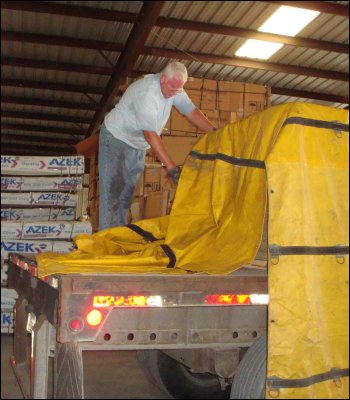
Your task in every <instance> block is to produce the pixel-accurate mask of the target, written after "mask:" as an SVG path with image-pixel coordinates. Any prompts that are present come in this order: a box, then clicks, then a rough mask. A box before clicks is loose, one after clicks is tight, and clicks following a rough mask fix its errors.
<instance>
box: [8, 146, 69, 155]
mask: <svg viewBox="0 0 350 400" xmlns="http://www.w3.org/2000/svg"><path fill="white" fill-rule="evenodd" d="M22 146H23V147H22ZM1 154H8V155H26V154H28V155H43V156H50V155H53V156H54V155H69V154H76V149H75V147H74V146H70V147H69V148H67V149H62V148H57V147H56V148H54V149H53V148H52V146H47V147H46V146H37V145H30V144H29V143H28V144H18V143H3V144H2V146H1Z"/></svg>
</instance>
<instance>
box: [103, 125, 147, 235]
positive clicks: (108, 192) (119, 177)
mask: <svg viewBox="0 0 350 400" xmlns="http://www.w3.org/2000/svg"><path fill="white" fill-rule="evenodd" d="M144 167H145V151H144V150H137V149H134V148H132V147H131V146H129V145H127V144H126V143H124V142H122V141H121V140H118V139H116V138H115V137H114V136H113V135H112V134H111V133H110V132H109V131H108V130H107V129H106V127H105V126H104V125H103V126H102V128H101V131H100V139H99V155H98V169H99V185H100V187H99V189H100V206H99V230H102V229H107V228H112V227H114V226H122V225H126V224H127V223H128V220H127V216H128V210H129V208H130V206H131V202H132V196H133V193H134V190H135V186H136V184H137V182H138V180H139V178H140V175H141V173H142V171H143V170H144Z"/></svg>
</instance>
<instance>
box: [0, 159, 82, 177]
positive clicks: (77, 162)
mask: <svg viewBox="0 0 350 400" xmlns="http://www.w3.org/2000/svg"><path fill="white" fill-rule="evenodd" d="M83 173H84V157H83V156H57V157H42V156H11V155H2V156H1V175H81V174H83Z"/></svg>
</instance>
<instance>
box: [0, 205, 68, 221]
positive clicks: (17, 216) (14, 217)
mask: <svg viewBox="0 0 350 400" xmlns="http://www.w3.org/2000/svg"><path fill="white" fill-rule="evenodd" d="M74 219H75V209H74V208H73V207H67V208H52V207H51V208H2V209H1V221H73V220H74Z"/></svg>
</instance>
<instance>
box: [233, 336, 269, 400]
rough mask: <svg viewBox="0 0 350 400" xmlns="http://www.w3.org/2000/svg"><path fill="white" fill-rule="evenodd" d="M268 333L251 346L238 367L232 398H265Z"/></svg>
mask: <svg viewBox="0 0 350 400" xmlns="http://www.w3.org/2000/svg"><path fill="white" fill-rule="evenodd" d="M266 349H267V334H266V333H265V334H263V335H262V336H260V337H259V338H258V339H256V340H255V341H254V343H253V344H252V345H251V346H250V347H249V349H248V351H247V352H246V354H245V355H244V357H243V359H242V361H241V362H240V363H239V365H238V367H237V371H236V374H235V376H234V379H233V384H232V388H231V395H230V398H231V399H264V398H265V384H266V356H267V350H266Z"/></svg>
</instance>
